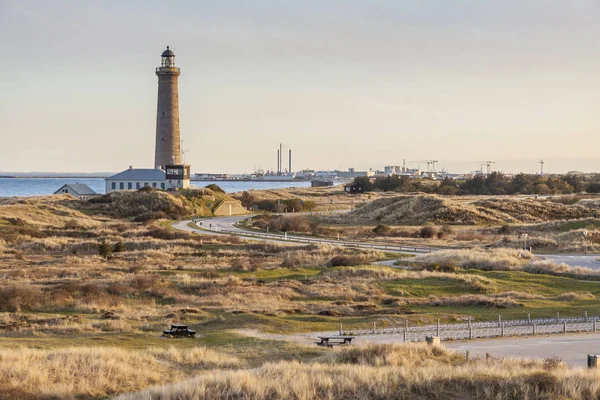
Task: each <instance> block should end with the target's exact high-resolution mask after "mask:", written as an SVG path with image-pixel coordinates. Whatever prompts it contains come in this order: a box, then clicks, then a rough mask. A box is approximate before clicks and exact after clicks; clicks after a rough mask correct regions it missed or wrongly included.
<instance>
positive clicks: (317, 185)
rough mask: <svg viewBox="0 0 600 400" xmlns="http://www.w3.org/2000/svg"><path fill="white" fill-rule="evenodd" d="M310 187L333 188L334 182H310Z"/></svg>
mask: <svg viewBox="0 0 600 400" xmlns="http://www.w3.org/2000/svg"><path fill="white" fill-rule="evenodd" d="M310 186H311V187H327V186H333V181H321V180H314V181H310Z"/></svg>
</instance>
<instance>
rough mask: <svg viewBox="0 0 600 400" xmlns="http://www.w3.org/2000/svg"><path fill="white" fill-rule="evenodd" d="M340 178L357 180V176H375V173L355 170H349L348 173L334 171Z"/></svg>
mask: <svg viewBox="0 0 600 400" xmlns="http://www.w3.org/2000/svg"><path fill="white" fill-rule="evenodd" d="M333 174H335V175H336V176H337V177H338V178H356V177H357V176H369V177H371V176H375V171H371V170H369V171H355V170H354V168H348V171H333Z"/></svg>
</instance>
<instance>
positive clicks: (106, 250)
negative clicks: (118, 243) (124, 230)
mask: <svg viewBox="0 0 600 400" xmlns="http://www.w3.org/2000/svg"><path fill="white" fill-rule="evenodd" d="M112 252H113V248H112V246H111V245H110V243H108V242H107V241H106V240H102V241H101V242H100V244H99V245H98V254H100V256H101V257H104V258H108V257H110V255H111V254H112Z"/></svg>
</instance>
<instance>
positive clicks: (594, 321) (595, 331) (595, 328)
mask: <svg viewBox="0 0 600 400" xmlns="http://www.w3.org/2000/svg"><path fill="white" fill-rule="evenodd" d="M594 332H596V318H594Z"/></svg>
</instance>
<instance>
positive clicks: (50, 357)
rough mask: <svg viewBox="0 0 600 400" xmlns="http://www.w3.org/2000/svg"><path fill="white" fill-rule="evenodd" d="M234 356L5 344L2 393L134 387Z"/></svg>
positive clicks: (44, 394) (86, 393) (84, 393)
mask: <svg viewBox="0 0 600 400" xmlns="http://www.w3.org/2000/svg"><path fill="white" fill-rule="evenodd" d="M240 365H242V363H241V362H240V360H238V359H237V358H235V357H232V356H226V355H223V354H218V353H216V352H214V351H212V350H208V349H206V348H202V347H197V348H192V349H189V350H178V349H175V348H173V347H171V348H168V349H153V348H150V349H146V350H142V351H130V350H123V349H117V348H102V347H99V348H64V349H58V350H34V349H27V348H20V349H3V350H2V352H0V393H5V394H6V393H12V394H13V395H14V397H13V398H36V397H40V398H61V399H69V398H76V397H101V396H107V395H113V394H116V393H123V392H128V391H135V390H139V389H141V388H144V387H147V386H149V385H156V384H160V383H166V382H169V381H172V380H173V379H175V378H178V377H180V376H181V375H180V368H181V367H182V366H184V367H185V366H188V367H193V368H196V369H197V368H230V367H238V366H240Z"/></svg>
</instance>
